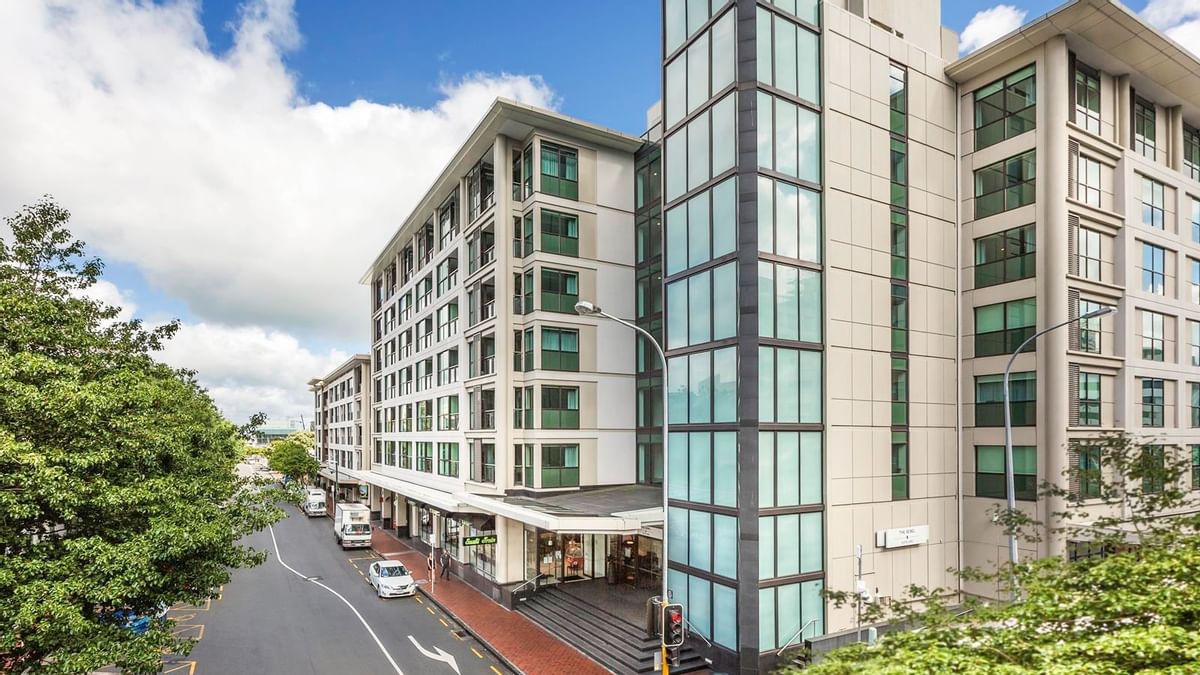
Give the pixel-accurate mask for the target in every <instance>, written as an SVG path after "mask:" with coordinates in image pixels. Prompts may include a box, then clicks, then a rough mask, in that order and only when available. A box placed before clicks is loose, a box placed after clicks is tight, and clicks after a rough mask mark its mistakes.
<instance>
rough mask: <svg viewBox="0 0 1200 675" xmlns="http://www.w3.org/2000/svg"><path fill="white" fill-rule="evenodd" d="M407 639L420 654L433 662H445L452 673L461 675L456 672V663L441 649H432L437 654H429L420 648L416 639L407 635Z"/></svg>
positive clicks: (429, 652) (426, 650)
mask: <svg viewBox="0 0 1200 675" xmlns="http://www.w3.org/2000/svg"><path fill="white" fill-rule="evenodd" d="M408 639H409V640H411V641H412V643H413V646H414V647H416V648H417V649H419V650H421V653H422V654H424V655H425V656H427V657H429V658H431V659H433V660H434V661H445V662H446V664H447V665H449V666H450V667H451V668H453V669H454V672H456V673H459V675H462V673H461V672H460V671H459V670H458V662H457V661H455V660H454V657H453V656H451V655H450V654H447V653H446V652H444V651H442V648H441V647H434V648H433V649H434V651H436V652H437V653H436V654H435V653H434V652H431V651H429V650H428V649H425V648H424V647H422V646H421V643H420V642H417V639H416V638H415V637H413V636H411V635H409V636H408Z"/></svg>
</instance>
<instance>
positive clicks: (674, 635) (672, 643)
mask: <svg viewBox="0 0 1200 675" xmlns="http://www.w3.org/2000/svg"><path fill="white" fill-rule="evenodd" d="M683 638H684V629H683V605H680V604H671V605H663V646H664V647H681V646H683Z"/></svg>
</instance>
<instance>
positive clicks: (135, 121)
mask: <svg viewBox="0 0 1200 675" xmlns="http://www.w3.org/2000/svg"><path fill="white" fill-rule="evenodd" d="M199 4H200V3H199V2H198V1H196V0H162V1H161V2H147V1H145V0H19V1H13V0H0V63H3V64H4V65H3V67H0V91H3V92H6V95H4V96H0V213H11V212H14V211H16V210H17V208H18V207H19V205H21V204H26V203H31V202H33V201H34V200H36V199H37V198H38V197H39V196H41V195H42V194H46V193H49V194H52V195H54V197H55V198H56V199H57V200H58V201H59V202H60V203H61V204H62V205H63V206H65V207H67V208H69V209H70V210H71V211H72V213H73V216H74V217H73V219H72V223H71V228H72V231H73V233H74V234H75V235H76V236H78V237H79V238H81V239H83V240H84V241H86V242H87V243H88V245H89V249H90V250H89V252H91V253H95V254H99V255H100V256H102V257H104V258H105V259H107V260H110V261H123V262H126V263H130V264H132V265H134V266H136V267H137V268H138V269H139V270H140V271H141V273H142V274H143V276H144V277H145V278H146V279H147V281H148V282H149V283H150V284H151V285H152V286H154V287H155V288H156V289H158V290H161V291H162V292H164V293H165V294H166V295H168V296H170V297H173V298H176V299H179V300H181V301H183V302H185V303H186V304H187V307H188V309H189V311H190V312H191V313H192V314H193V315H194V316H195V322H194V323H192V324H189V325H185V326H184V327H183V329H182V330H181V332H180V334H179V336H178V337H176V338H175V340H174V341H173V342H171V343H170V345H169V346H168V348H167V351H166V353H165V355H164V358H165V359H166V360H167V361H168V362H169V363H172V364H173V365H176V366H184V367H189V368H193V369H196V370H197V371H198V372H199V377H200V380H201V382H202V383H204V384H205V385H206V386H207V387H209V390H210V392H211V393H212V394H213V396H214V398H215V399H216V401H217V403H218V405H219V406H220V407H221V408H222V410H223V411H224V412H225V413H226V414H227V415H228V416H229V417H230V418H232V419H242V418H244V417H245V416H246V415H248V414H249V413H250V412H254V411H258V410H263V411H265V412H267V413H269V414H271V415H275V416H279V417H287V416H295V415H298V414H300V413H302V412H303V413H307V412H308V410H309V409H310V408H311V404H310V403H309V399H308V395H307V392H306V391H305V384H304V383H305V382H306V381H307V380H308V379H309V378H311V377H314V376H317V375H321V374H323V373H325V372H327V371H328V370H329V368H330V367H331V366H332V365H334V364H336V363H337V362H340V361H341V360H343V359H344V358H345V356H346V354H343V353H341V352H338V351H328V352H321V351H320V350H312V349H310V348H308V347H307V346H306V345H308V344H314V343H315V341H319V342H320V343H323V344H339V345H348V346H349V348H350V349H355V350H358V351H366V350H367V348H368V344H367V342H368V335H367V327H368V322H367V320H366V314H367V306H368V305H367V293H366V289H364V288H363V287H361V286H359V285H358V279H359V277H360V276H361V275H362V272H363V271H364V270H365V268H366V267H367V265H368V264H369V263H370V261H371V260H372V259H373V258H374V256H375V254H376V253H377V252H378V249H379V248H380V247H381V246H382V245H383V244H384V243H385V242H386V241H387V239H388V238H389V237H390V236H391V234H392V233H393V232H394V231H395V229H396V228H397V227H398V226H399V225H400V223H401V222H402V219H403V218H404V217H405V216H406V215H407V214H408V211H409V210H410V209H411V207H412V206H413V205H414V204H415V202H416V200H417V199H419V197H420V196H421V195H422V194H423V193H424V191H425V190H426V189H427V188H428V186H429V184H430V183H431V181H432V180H433V179H434V177H435V176H436V174H437V172H438V171H440V170H441V168H442V167H443V166H444V165H445V163H446V161H447V160H448V159H449V157H450V155H451V153H452V152H454V150H456V149H457V148H458V146H459V145H460V144H461V143H462V142H463V140H465V138H466V136H467V134H468V133H469V132H470V130H471V129H472V128H473V127H474V126H475V125H476V123H477V122H478V120H479V119H480V118H481V117H482V115H483V113H484V111H485V110H486V109H487V107H488V106H489V105H490V104H491V102H492V101H493V100H494V99H495V98H496V97H497V96H504V97H508V98H512V99H516V100H518V101H522V102H525V103H530V104H533V105H539V106H543V107H554V106H555V105H556V99H555V97H554V94H553V92H552V91H551V90H550V88H549V87H548V86H546V84H545V83H544V82H543V81H542V80H541V79H540V78H539V77H536V76H525V75H511V74H491V75H489V74H474V75H469V76H465V77H463V78H460V79H457V80H454V81H450V82H447V83H445V84H443V85H442V87H441V89H440V97H439V99H438V100H437V102H436V103H435V104H434V105H432V106H430V107H428V108H418V107H406V106H400V105H381V104H377V103H372V102H369V101H363V100H358V101H354V102H352V103H350V104H348V105H343V106H331V105H328V104H325V103H322V102H320V101H309V100H305V99H304V98H303V97H302V96H301V95H300V94H299V93H298V91H299V85H298V77H297V76H296V74H294V73H291V72H289V71H288V70H287V68H286V66H285V64H284V62H283V55H284V54H285V53H286V52H287V51H288V50H289V49H294V48H296V47H297V46H298V45H299V44H300V43H301V42H302V39H303V37H302V36H301V35H300V33H299V30H298V28H297V23H296V19H295V16H294V7H293V0H247V3H246V5H245V6H244V7H243V8H242V11H241V14H240V17H239V19H238V20H237V21H236V22H235V23H234V25H232V26H231V29H232V30H233V35H234V40H233V46H232V48H230V49H229V51H228V52H227V53H223V54H214V53H213V52H212V50H211V49H210V47H209V45H208V40H207V37H206V36H205V34H204V29H203V26H202V24H201V22H200V20H199V16H198V13H199ZM396 67H404V66H403V64H397V66H396ZM349 75H350V76H352V74H349ZM397 94H403V92H397ZM96 293H99V294H100V297H102V298H104V299H106V300H108V301H110V302H113V303H114V304H118V303H119V304H122V305H124V306H126V307H127V309H128V310H129V311H128V312H127V313H126V314H130V313H132V311H133V309H134V305H133V303H132V302H131V301H130V299H129V298H128V297H127V294H126V295H123V294H122V293H121V291H120V290H119V289H117V288H116V287H115V286H112V285H111V284H101V285H99V286H98V287H97V289H96ZM143 304H148V303H147V301H143ZM150 310H151V313H153V308H150ZM155 318H156V317H155Z"/></svg>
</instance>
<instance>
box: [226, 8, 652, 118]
mask: <svg viewBox="0 0 1200 675" xmlns="http://www.w3.org/2000/svg"><path fill="white" fill-rule="evenodd" d="M239 5H240V2H239V0H207V1H206V2H204V5H203V20H204V25H205V27H206V30H207V33H208V36H209V41H210V43H211V44H212V46H213V48H214V49H217V50H223V49H227V48H228V46H229V44H230V39H231V36H230V33H229V31H228V30H226V29H225V26H226V25H227V24H229V23H230V22H231V21H233V20H235V19H236V18H237V12H238V6H239ZM296 14H297V16H298V20H299V25H300V31H301V33H303V35H304V43H303V45H302V46H301V47H300V49H299V50H297V51H296V52H294V53H291V54H289V55H288V57H287V63H288V65H289V66H290V67H292V68H294V69H295V70H296V72H297V73H298V75H299V76H300V78H301V80H302V82H303V87H302V93H303V94H304V95H305V96H306V97H308V98H312V99H320V100H322V101H325V102H327V103H331V104H345V103H349V102H350V101H352V100H354V99H356V98H366V99H369V100H372V101H377V102H380V103H401V104H405V105H420V106H427V105H429V104H431V103H433V102H434V101H435V100H437V98H438V96H439V92H438V90H437V84H438V83H439V82H440V81H443V80H445V79H447V78H452V77H455V76H460V75H463V74H466V73H471V72H477V71H483V72H509V73H522V74H538V75H541V76H542V77H543V78H545V80H546V81H547V83H549V84H550V86H551V87H553V89H554V91H555V92H556V93H557V94H558V95H559V96H560V97H561V109H562V110H563V112H565V113H567V114H570V115H577V116H584V117H586V118H587V119H589V120H590V121H593V122H595V123H597V124H602V125H605V126H610V127H613V128H616V129H619V130H621V131H625V132H631V133H635V134H640V133H641V132H642V131H644V130H645V109H646V107H648V106H649V105H650V104H652V103H653V102H654V101H655V100H657V99H658V90H659V82H658V76H657V74H656V72H655V65H656V63H657V62H658V59H659V55H658V39H659V38H658V35H659V27H658V4H657V0H598V1H594V2H593V1H585V2H561V1H559V2H545V1H541V0H539V1H533V0H529V1H525V0H517V1H515V2H417V1H415V0H409V1H405V2H382V1H370V2H354V3H344V2H329V1H327V0H297V3H296ZM581 26H582V27H586V29H585V30H584V31H579V30H578V28H577V27H581Z"/></svg>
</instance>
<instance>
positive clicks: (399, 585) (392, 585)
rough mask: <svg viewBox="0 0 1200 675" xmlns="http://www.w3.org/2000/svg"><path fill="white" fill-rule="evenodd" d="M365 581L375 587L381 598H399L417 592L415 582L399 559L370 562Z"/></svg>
mask: <svg viewBox="0 0 1200 675" xmlns="http://www.w3.org/2000/svg"><path fill="white" fill-rule="evenodd" d="M367 582H368V583H370V584H371V585H372V586H374V587H375V592H376V593H377V594H378V595H379V597H381V598H400V597H404V596H407V595H416V594H417V582H416V581H414V580H413V578H412V574H410V573H409V571H408V568H407V567H405V566H404V563H402V562H400V561H399V560H380V561H378V562H373V563H371V567H370V568H369V569H368V570H367Z"/></svg>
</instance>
